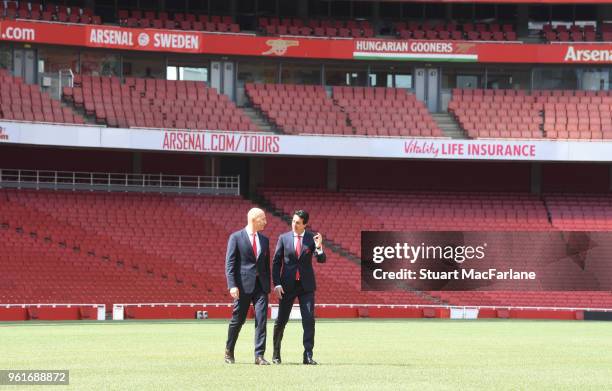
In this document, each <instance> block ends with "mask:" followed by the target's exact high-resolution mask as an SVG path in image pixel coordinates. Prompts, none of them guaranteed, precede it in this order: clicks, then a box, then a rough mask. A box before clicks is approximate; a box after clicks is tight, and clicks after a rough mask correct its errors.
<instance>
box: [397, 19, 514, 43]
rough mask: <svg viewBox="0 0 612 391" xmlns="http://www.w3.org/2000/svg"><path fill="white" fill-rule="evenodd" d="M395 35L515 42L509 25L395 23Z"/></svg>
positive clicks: (412, 37) (401, 36)
mask: <svg viewBox="0 0 612 391" xmlns="http://www.w3.org/2000/svg"><path fill="white" fill-rule="evenodd" d="M393 28H394V30H395V34H396V35H397V36H398V37H399V38H402V39H440V40H449V39H450V40H468V41H516V40H517V36H516V32H515V31H514V27H513V26H512V25H511V24H499V23H476V24H474V23H464V24H458V23H456V22H449V23H436V22H425V23H421V22H417V21H409V22H395V23H394V24H393Z"/></svg>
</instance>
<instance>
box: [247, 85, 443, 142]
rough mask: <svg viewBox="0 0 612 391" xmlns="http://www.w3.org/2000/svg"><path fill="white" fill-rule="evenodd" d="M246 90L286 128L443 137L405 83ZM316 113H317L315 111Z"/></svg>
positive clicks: (249, 87)
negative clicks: (330, 94)
mask: <svg viewBox="0 0 612 391" xmlns="http://www.w3.org/2000/svg"><path fill="white" fill-rule="evenodd" d="M246 93H247V96H248V97H249V98H250V99H251V102H252V104H253V106H254V107H255V108H257V109H259V110H260V111H261V112H262V113H263V114H264V115H265V116H266V117H267V118H268V119H269V120H270V121H271V122H273V123H274V124H275V125H276V126H277V127H278V128H279V129H280V130H282V131H283V132H285V133H290V134H299V133H322V134H343V135H363V136H407V135H410V136H426V137H432V136H433V137H441V136H443V135H442V132H441V131H440V129H439V128H438V126H437V125H436V123H435V122H434V120H433V118H432V117H431V115H430V114H429V112H428V111H427V109H426V108H425V106H424V105H423V103H422V102H419V101H417V99H416V97H415V96H414V95H413V94H410V93H408V92H406V91H405V90H402V89H394V88H373V87H334V88H333V98H330V97H328V95H327V93H326V91H325V89H324V87H322V86H306V85H292V84H247V85H246ZM313 114H314V115H313Z"/></svg>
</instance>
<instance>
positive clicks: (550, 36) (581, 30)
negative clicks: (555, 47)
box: [542, 23, 609, 42]
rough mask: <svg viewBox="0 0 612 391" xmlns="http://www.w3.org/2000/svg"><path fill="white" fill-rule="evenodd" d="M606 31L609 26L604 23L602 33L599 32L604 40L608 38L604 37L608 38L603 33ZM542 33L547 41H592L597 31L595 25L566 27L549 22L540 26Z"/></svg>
mask: <svg viewBox="0 0 612 391" xmlns="http://www.w3.org/2000/svg"><path fill="white" fill-rule="evenodd" d="M606 32H609V28H608V27H605V25H604V29H603V33H602V32H599V34H600V35H602V38H603V40H604V41H607V40H609V39H606V37H607V38H609V36H606V35H605V33H606ZM542 35H543V36H544V39H545V40H547V41H549V42H555V41H560V42H568V41H573V42H583V41H586V42H594V41H597V35H598V32H596V31H595V26H593V25H587V26H584V27H583V26H578V25H572V26H570V27H569V28H568V27H567V26H566V25H565V24H559V25H556V26H553V25H552V24H550V23H549V24H545V25H544V26H543V27H542Z"/></svg>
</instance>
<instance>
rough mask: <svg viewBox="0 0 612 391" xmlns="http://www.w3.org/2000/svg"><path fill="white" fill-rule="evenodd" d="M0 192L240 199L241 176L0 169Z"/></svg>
mask: <svg viewBox="0 0 612 391" xmlns="http://www.w3.org/2000/svg"><path fill="white" fill-rule="evenodd" d="M0 188H17V189H52V190H91V191H109V192H110V191H121V192H149V193H191V194H217V195H219V194H227V195H239V194H240V176H188V175H166V174H127V173H102V172H73V171H43V170H18V169H0Z"/></svg>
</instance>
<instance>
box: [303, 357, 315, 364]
mask: <svg viewBox="0 0 612 391" xmlns="http://www.w3.org/2000/svg"><path fill="white" fill-rule="evenodd" d="M303 362H304V365H317V362H316V361H315V360H313V359H312V355H310V354H305V355H304V361H303Z"/></svg>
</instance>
